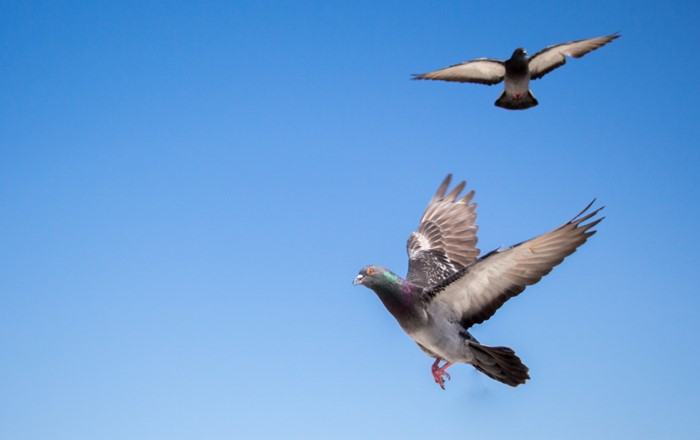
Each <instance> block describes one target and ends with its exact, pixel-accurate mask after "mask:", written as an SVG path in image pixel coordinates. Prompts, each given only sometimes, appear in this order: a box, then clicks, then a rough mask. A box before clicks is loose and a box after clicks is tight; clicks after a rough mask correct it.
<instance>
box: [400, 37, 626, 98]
mask: <svg viewBox="0 0 700 440" xmlns="http://www.w3.org/2000/svg"><path fill="white" fill-rule="evenodd" d="M619 36H620V35H618V34H613V35H607V36H604V37H597V38H590V39H588V40H577V41H570V42H568V43H561V44H555V45H553V46H549V47H547V48H545V49H542V50H541V51H539V52H537V53H536V54H534V55H533V56H531V57H529V58H528V56H527V52H526V51H525V49H523V48H518V49H515V51H514V52H513V55H512V56H511V57H510V59H508V60H505V61H503V60H497V59H493V58H478V59H476V60H472V61H466V62H464V63H460V64H455V65H454V66H450V67H446V68H444V69H440V70H436V71H434V72H430V73H424V74H422V75H415V76H414V78H413V79H432V80H441V81H456V82H470V83H477V84H486V85H494V84H498V83H500V82H501V81H503V80H505V87H504V90H503V92H502V93H501V96H499V98H498V99H497V100H496V102H495V105H496V106H498V107H502V108H505V109H509V110H524V109H528V108H530V107H534V106H536V105H537V104H538V102H537V99H535V96H534V95H533V94H532V91H531V90H530V80H531V79H539V78H542V77H543V76H544V75H546V74H547V73H549V72H551V71H552V70H554V69H556V68H557V67H561V66H563V65H564V64H565V63H566V57H567V56H570V57H573V58H581V57H582V56H584V55H585V54H587V53H588V52H591V51H593V50H595V49H598V48H599V47H602V46H604V45H606V44H608V43H610V42H611V41H613V40H614V39H616V38H618V37H619Z"/></svg>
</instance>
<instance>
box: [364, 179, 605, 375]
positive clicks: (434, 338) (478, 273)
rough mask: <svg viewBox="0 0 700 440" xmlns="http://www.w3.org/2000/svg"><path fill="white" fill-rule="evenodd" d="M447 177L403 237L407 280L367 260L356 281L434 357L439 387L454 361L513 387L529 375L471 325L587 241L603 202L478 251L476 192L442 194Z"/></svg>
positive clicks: (508, 353)
mask: <svg viewBox="0 0 700 440" xmlns="http://www.w3.org/2000/svg"><path fill="white" fill-rule="evenodd" d="M450 180H451V175H448V176H447V177H446V178H445V180H444V181H443V183H442V185H440V187H439V188H438V190H437V192H436V193H435V196H434V197H433V199H432V200H431V201H430V203H429V204H428V207H427V209H426V211H425V213H424V214H423V217H422V218H421V221H420V223H419V225H418V228H417V229H416V231H414V232H413V233H412V234H411V235H410V236H409V238H408V243H407V250H408V255H409V266H408V267H409V268H408V274H407V276H406V279H403V278H401V277H399V276H398V275H396V274H394V273H393V272H391V271H389V270H388V269H385V268H383V267H381V266H376V265H371V266H365V267H363V268H362V269H361V270H360V272H359V274H358V275H357V277H356V278H355V281H354V284H356V285H357V284H362V285H364V286H366V287H368V288H370V289H372V290H373V291H374V292H375V293H376V294H377V296H378V297H379V298H380V299H381V301H382V303H383V304H384V305H385V307H386V308H387V310H389V312H390V313H391V314H392V315H393V316H394V317H395V318H396V320H397V321H398V323H399V325H400V326H401V328H402V329H403V330H404V331H405V332H406V333H407V334H408V335H409V336H410V337H411V338H412V339H413V340H414V341H415V342H416V343H417V344H418V346H419V347H420V348H421V349H422V350H423V351H424V352H425V353H427V354H428V355H429V356H431V357H433V358H436V362H435V364H434V365H433V376H434V378H435V380H436V381H437V382H438V383H439V384H440V385H441V386H442V385H443V384H442V378H441V377H442V376H441V375H443V374H445V375H446V373H445V372H444V370H445V369H446V368H447V367H449V366H450V365H451V364H454V363H457V362H461V363H467V364H472V365H474V367H476V368H477V369H478V370H479V371H482V372H483V373H485V374H487V375H488V376H489V377H491V378H493V379H495V380H498V381H501V382H503V383H506V384H508V385H511V386H517V385H519V384H522V383H524V382H525V381H526V380H527V379H529V375H528V369H527V367H526V366H525V365H523V364H522V362H521V361H520V359H519V358H518V357H517V356H516V355H515V353H514V352H513V350H511V349H510V348H507V347H488V346H485V345H481V344H479V342H478V341H477V340H476V339H475V338H474V337H473V336H472V335H471V334H469V332H468V329H469V328H470V327H472V326H473V325H474V324H479V323H481V322H483V321H485V320H487V319H489V318H490V317H491V316H492V315H493V314H494V313H495V312H496V310H497V309H498V308H499V307H501V306H502V305H503V303H505V302H506V301H507V300H508V299H509V298H512V297H513V296H516V295H518V294H520V293H521V292H522V291H523V290H524V289H525V288H526V287H527V286H529V285H532V284H535V283H536V282H538V281H539V280H540V279H541V278H542V277H543V276H544V275H546V274H548V273H549V272H550V271H551V270H552V268H554V267H555V266H556V265H558V264H559V263H561V262H562V261H563V260H564V258H565V257H566V256H568V255H570V254H572V253H573V252H574V251H576V249H577V248H578V247H579V246H581V245H582V244H583V243H585V241H586V240H587V239H588V237H590V236H591V235H593V234H594V233H595V231H594V230H592V228H593V227H594V226H595V225H597V224H598V223H599V222H600V221H601V220H602V218H598V219H594V217H595V216H596V214H598V212H599V211H600V209H602V208H600V209H597V210H595V211H593V212H590V213H587V214H586V211H587V210H588V209H589V208H590V206H591V205H592V202H591V204H589V205H588V206H587V207H586V208H585V209H584V210H583V211H581V213H579V214H578V215H577V216H576V217H574V218H573V219H572V220H571V221H569V222H567V223H565V224H564V225H562V226H560V227H559V228H557V229H554V230H552V231H550V232H548V233H546V234H543V235H540V236H538V237H535V238H533V239H531V240H527V241H524V242H522V243H519V244H517V245H515V246H512V247H509V248H505V249H496V250H494V251H492V252H490V253H488V254H486V255H485V256H483V257H481V258H479V249H478V248H477V247H476V244H477V236H476V233H477V229H478V228H477V226H476V204H475V203H472V198H473V196H474V192H473V191H470V192H469V193H467V194H466V195H464V196H463V197H461V198H460V197H459V195H460V193H461V192H462V190H463V189H464V187H465V182H461V183H459V184H458V185H457V186H456V187H455V188H454V189H453V190H452V191H450V192H449V193H447V194H446V191H447V188H448V186H449V184H450ZM588 220H590V221H589V222H588V223H585V222H586V221H588ZM441 360H444V361H446V362H447V363H446V364H445V366H443V368H442V369H440V368H437V367H436V365H437V364H438V363H439V362H440V361H441ZM448 378H449V376H448Z"/></svg>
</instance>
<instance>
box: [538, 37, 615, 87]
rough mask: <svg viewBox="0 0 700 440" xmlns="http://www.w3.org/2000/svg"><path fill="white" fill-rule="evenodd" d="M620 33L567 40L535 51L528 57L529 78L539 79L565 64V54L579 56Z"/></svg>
mask: <svg viewBox="0 0 700 440" xmlns="http://www.w3.org/2000/svg"><path fill="white" fill-rule="evenodd" d="M619 37H620V35H618V34H613V35H607V36H605V37H598V38H590V39H588V40H577V41H569V42H568V43H561V44H555V45H554V46H549V47H547V48H545V49H542V50H541V51H539V52H537V53H536V54H534V55H533V56H531V57H530V58H529V65H530V78H531V79H539V78H542V77H543V76H545V75H546V74H548V73H549V72H551V71H552V70H554V69H556V68H557V67H561V66H563V65H564V64H566V56H567V55H568V56H570V57H573V58H581V57H582V56H584V55H586V54H587V53H588V52H590V51H592V50H595V49H598V48H599V47H602V46H605V45H606V44H608V43H610V42H611V41H612V40H614V39H616V38H619Z"/></svg>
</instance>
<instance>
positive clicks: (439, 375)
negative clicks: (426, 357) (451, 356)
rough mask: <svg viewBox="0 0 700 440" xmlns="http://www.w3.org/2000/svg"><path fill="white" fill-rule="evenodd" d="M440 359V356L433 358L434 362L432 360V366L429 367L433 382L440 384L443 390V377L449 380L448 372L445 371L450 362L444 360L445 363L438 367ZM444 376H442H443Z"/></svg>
mask: <svg viewBox="0 0 700 440" xmlns="http://www.w3.org/2000/svg"><path fill="white" fill-rule="evenodd" d="M441 361H442V359H440V358H435V362H433V366H432V367H430V371H431V372H432V373H433V379H435V382H436V383H437V384H438V385H440V388H442V389H443V390H444V389H445V379H444V378H445V377H446V378H447V380H450V374H449V373H448V372H447V371H446V370H447V369H448V368H450V366H452V364H451V363H450V362H447V361H445V364H444V365H443V366H442V367H440V366H439V365H440V362H441ZM443 376H444V377H443Z"/></svg>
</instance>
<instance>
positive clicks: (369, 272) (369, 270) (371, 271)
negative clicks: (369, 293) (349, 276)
mask: <svg viewBox="0 0 700 440" xmlns="http://www.w3.org/2000/svg"><path fill="white" fill-rule="evenodd" d="M373 273H374V269H372V268H371V267H370V268H369V269H367V275H372V274H373Z"/></svg>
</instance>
